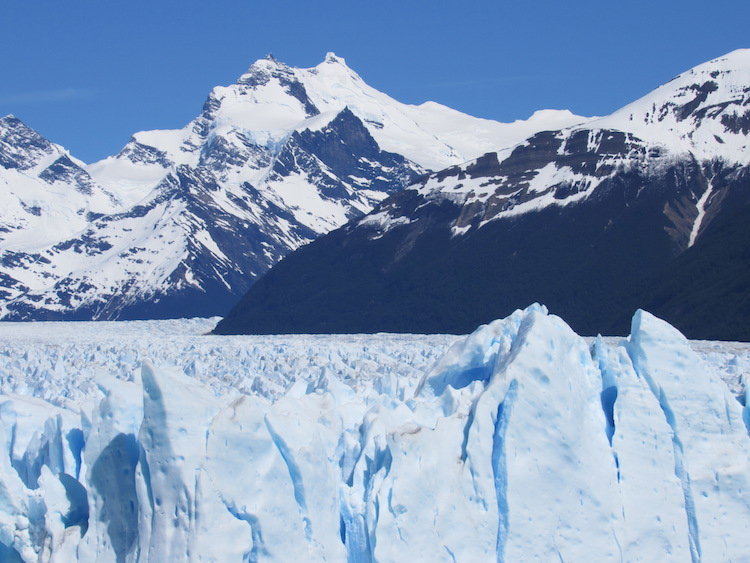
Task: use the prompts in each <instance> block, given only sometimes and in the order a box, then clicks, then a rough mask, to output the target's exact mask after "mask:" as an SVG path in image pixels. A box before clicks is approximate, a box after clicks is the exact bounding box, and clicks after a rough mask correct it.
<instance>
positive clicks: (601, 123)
mask: <svg viewBox="0 0 750 563" xmlns="http://www.w3.org/2000/svg"><path fill="white" fill-rule="evenodd" d="M748 100H750V49H739V50H736V51H732V52H731V53H729V54H727V55H725V56H723V57H719V58H717V59H714V60H712V61H709V62H706V63H703V64H700V65H698V66H696V67H694V68H692V69H690V70H688V71H686V72H684V73H682V74H680V75H679V76H677V77H675V78H674V79H672V80H670V81H669V82H667V83H666V84H664V85H662V86H660V87H659V88H657V89H656V90H654V91H653V92H650V93H649V94H647V95H645V96H644V97H642V98H640V99H639V100H636V101H635V102H633V103H631V104H628V105H626V106H625V107H623V108H622V109H619V110H618V111H616V112H614V113H613V114H612V115H610V116H607V117H602V118H600V119H598V120H595V121H593V122H592V123H591V124H590V125H591V126H592V127H598V128H602V129H606V128H609V129H617V130H620V131H627V132H630V133H633V134H634V135H636V136H637V137H639V138H641V139H643V140H645V141H647V142H651V143H658V144H662V145H665V146H666V147H668V148H669V149H670V150H672V151H674V152H689V153H692V154H693V155H694V156H695V157H696V158H697V159H699V160H710V159H712V158H721V159H723V160H725V161H727V162H738V163H744V162H746V161H747V154H748V152H750V142H749V141H748V134H747V131H746V130H745V131H742V130H741V128H740V127H737V126H736V125H735V124H736V123H737V120H739V119H742V118H743V117H744V119H745V120H747V118H748V112H750V110H748V106H747V104H748Z"/></svg>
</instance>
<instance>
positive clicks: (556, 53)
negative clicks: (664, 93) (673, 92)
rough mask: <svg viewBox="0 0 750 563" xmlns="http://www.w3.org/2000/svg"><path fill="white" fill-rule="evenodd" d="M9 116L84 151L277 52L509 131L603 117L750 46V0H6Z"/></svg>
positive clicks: (0, 24)
mask: <svg viewBox="0 0 750 563" xmlns="http://www.w3.org/2000/svg"><path fill="white" fill-rule="evenodd" d="M2 4H3V5H2V7H1V8H0V53H2V56H0V76H1V77H2V80H1V81H0V115H5V114H8V113H13V114H15V115H16V116H18V117H19V118H20V119H22V120H23V121H25V122H26V123H28V124H29V125H31V126H32V127H34V128H36V129H37V130H38V131H39V132H41V133H42V134H43V135H45V136H46V137H47V138H49V139H50V140H52V141H54V142H56V143H59V144H62V145H63V146H65V147H66V148H67V149H69V150H70V151H71V152H72V153H73V154H74V155H75V156H77V157H78V158H80V159H82V160H84V161H86V162H93V161H95V160H98V159H99V158H103V157H105V156H107V155H109V154H114V153H116V152H117V151H119V149H120V148H121V147H122V146H123V145H124V144H125V143H126V142H127V141H128V139H129V138H130V135H131V134H132V133H134V132H136V131H139V130H144V129H164V128H179V127H182V126H184V125H185V124H186V123H187V122H188V121H190V120H191V119H192V118H193V117H195V116H196V115H197V114H198V113H199V112H200V109H201V106H202V104H203V102H204V100H205V98H206V95H207V94H208V92H209V91H210V90H211V88H212V87H213V86H217V85H226V84H230V83H232V82H234V81H235V80H236V78H237V77H238V76H239V75H240V74H242V73H243V72H244V71H245V70H246V69H247V67H249V66H250V65H251V64H252V62H253V61H255V60H256V59H258V58H261V57H263V56H265V55H266V54H267V53H269V52H270V53H273V54H274V56H275V57H276V58H277V59H279V60H281V61H284V62H286V63H287V64H289V65H292V66H299V67H311V66H314V65H316V64H318V63H319V62H321V61H322V60H323V58H324V56H325V53H326V52H327V51H334V52H335V53H336V54H337V55H339V56H342V57H344V58H345V59H346V60H347V63H348V64H349V66H350V67H352V68H353V69H354V70H355V71H356V72H358V73H359V74H360V76H362V78H363V79H364V80H365V81H366V82H368V83H369V84H370V85H372V86H374V87H375V88H378V89H379V90H382V91H384V92H386V93H387V94H389V95H391V96H392V97H394V98H396V99H398V100H400V101H403V102H407V103H415V104H416V103H421V102H424V101H426V100H434V101H437V102H440V103H443V104H445V105H448V106H451V107H453V108H456V109H459V110H461V111H464V112H466V113H470V114H472V115H477V116H480V117H487V118H491V119H497V120H502V121H512V120H514V119H522V118H526V117H528V116H529V115H530V114H531V113H533V112H534V110H537V109H543V108H556V109H570V110H571V111H573V112H575V113H579V114H583V115H603V114H607V113H610V112H612V111H614V110H615V109H617V108H618V107H621V106H622V105H624V104H626V103H628V102H630V101H632V100H634V99H636V98H638V97H640V96H641V95H643V94H645V93H647V92H648V91H650V90H651V89H653V88H655V87H657V86H658V85H660V84H661V83H663V82H665V81H667V80H669V79H670V78H672V77H673V76H675V75H676V74H678V73H680V72H682V71H684V70H686V69H688V68H690V67H692V66H695V65H696V64H699V63H701V62H704V61H707V60H709V59H712V58H715V57H718V56H720V55H723V54H724V53H726V52H729V51H731V50H734V49H737V48H743V47H750V29H749V28H748V22H750V2H748V1H747V0H713V1H712V2H706V1H701V2H697V1H694V0H687V1H679V2H678V1H673V0H657V1H653V0H651V1H641V0H636V1H628V0H619V1H608V0H598V1H577V0H568V1H561V0H556V1H541V0H515V1H512V2H509V1H505V0H496V1H490V0H465V1H464V2H446V1H443V0H375V1H370V2H365V1H359V0H349V1H345V0H305V1H302V0H300V1H294V2H292V1H289V0H266V1H263V2H259V1H256V0H213V1H207V0H202V1H197V0H128V1H116V0H66V1H64V2H62V1H60V0H3V3H2Z"/></svg>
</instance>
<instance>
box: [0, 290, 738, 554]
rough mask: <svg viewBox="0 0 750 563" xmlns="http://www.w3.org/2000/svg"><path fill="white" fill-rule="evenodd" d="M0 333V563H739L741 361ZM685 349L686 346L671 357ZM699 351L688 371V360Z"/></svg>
mask: <svg viewBox="0 0 750 563" xmlns="http://www.w3.org/2000/svg"><path fill="white" fill-rule="evenodd" d="M215 322H216V319H192V320H180V321H135V322H121V323H17V324H16V323H7V324H0V389H2V395H0V420H2V425H0V445H2V448H0V493H1V494H0V544H2V546H0V558H6V559H9V560H18V559H20V560H23V561H37V560H39V559H41V560H49V561H76V560H80V561H93V560H96V561H117V562H120V561H292V560H299V561H344V560H347V561H408V560H414V561H489V560H497V561H521V560H522V561H550V560H558V559H560V560H567V561H582V560H591V558H592V557H595V558H596V560H598V561H599V560H600V561H610V560H615V561H621V560H626V561H654V560H659V561H687V560H692V561H698V560H703V561H743V560H746V559H744V558H746V556H747V555H746V554H747V553H750V545H749V544H750V533H748V532H750V530H748V527H750V483H748V482H747V481H748V479H750V471H749V470H750V438H748V426H747V425H748V421H749V419H750V417H749V416H748V412H747V409H745V408H743V403H741V402H740V401H739V400H737V398H736V397H735V396H733V395H732V392H730V389H729V387H728V386H727V385H726V384H725V383H724V382H722V380H721V378H720V377H719V376H720V375H722V376H723V377H724V378H725V379H726V380H727V381H728V382H729V383H730V384H731V385H732V386H733V389H734V393H735V394H736V395H739V396H740V398H741V399H742V400H743V401H744V399H745V397H744V393H745V390H744V383H745V382H744V379H745V374H746V373H747V372H746V367H747V366H748V365H749V364H748V362H749V361H750V346H748V345H744V346H743V345H742V344H739V343H731V344H725V343H708V342H703V343H688V342H687V341H686V340H685V339H684V338H683V337H682V336H681V335H680V334H679V333H678V332H677V331H675V330H674V329H673V328H672V327H670V326H669V325H667V324H666V323H664V322H663V321H660V320H658V319H656V318H654V317H652V316H650V315H649V314H647V313H643V312H639V313H637V314H636V315H635V317H634V319H633V327H632V336H631V337H630V338H629V339H607V340H606V341H605V339H602V338H597V339H583V338H581V337H579V336H578V335H576V334H575V333H574V332H573V331H572V330H571V329H570V328H569V327H568V326H567V325H566V324H565V323H564V321H563V320H562V319H560V318H558V317H555V316H553V315H549V314H548V313H547V311H546V310H545V309H544V308H543V307H540V306H538V305H535V306H532V307H529V308H528V309H526V310H524V311H516V312H515V313H514V314H513V315H511V316H509V317H508V318H506V319H502V320H498V321H495V322H493V323H490V324H489V325H485V326H482V327H480V328H479V329H477V331H475V332H474V333H473V334H471V335H469V336H466V337H456V336H446V335H435V336H419V335H391V334H377V335H342V336H307V335H300V336H249V337H217V336H208V335H206V334H205V333H206V332H207V331H208V330H210V329H211V328H212V327H213V325H214V324H215ZM691 344H692V347H691ZM695 349H698V350H700V351H699V352H696V351H695Z"/></svg>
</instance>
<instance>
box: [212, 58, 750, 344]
mask: <svg viewBox="0 0 750 563" xmlns="http://www.w3.org/2000/svg"><path fill="white" fill-rule="evenodd" d="M749 133H750V50H739V51H734V52H732V53H729V54H728V55H726V56H724V57H721V58H719V59H716V60H713V61H710V62H708V63H705V64H702V65H700V66H698V67H696V68H694V69H692V70H689V71H687V72H685V73H683V74H681V75H680V76H678V77H676V78H674V79H673V80H671V81H670V82H668V83H666V84H664V85H663V86H661V87H659V88H657V89H656V90H654V91H653V92H651V93H650V94H648V95H646V96H645V97H643V98H641V99H640V100H638V101H635V102H633V103H632V104H630V105H627V106H625V107H624V108H622V109H620V110H618V111H616V112H615V113H613V114H612V115H609V116H606V117H602V118H596V119H591V120H581V121H579V122H578V123H574V124H566V125H563V126H560V127H550V128H548V130H545V131H539V132H535V133H533V134H530V135H529V136H527V138H525V139H524V140H522V141H520V142H518V143H515V144H508V145H505V147H506V148H502V150H497V151H496V152H489V153H486V154H484V155H483V156H481V157H479V158H477V159H475V160H472V161H470V162H468V163H463V164H458V165H453V166H449V167H447V168H445V169H443V170H440V171H438V172H435V173H433V174H430V175H428V176H425V177H423V178H421V179H419V180H418V181H416V182H415V183H413V184H412V185H411V186H409V187H408V188H407V189H405V190H401V191H398V192H395V193H393V194H392V195H391V196H390V197H388V198H387V199H385V200H384V201H383V202H381V203H380V204H379V205H378V206H377V207H376V208H375V209H374V210H373V211H372V212H370V213H369V214H367V215H365V216H364V217H361V218H359V219H356V220H354V221H352V222H350V223H349V224H347V225H345V226H344V227H342V228H340V229H338V230H336V231H334V232H332V233H330V234H328V235H326V236H324V237H321V238H320V239H318V240H317V241H315V242H313V243H311V244H309V245H307V246H305V247H304V248H301V249H299V250H298V251H296V252H294V253H293V254H291V255H289V256H288V257H287V258H285V259H284V260H283V261H282V262H280V263H279V264H278V265H277V266H276V267H274V268H273V269H272V270H271V271H270V272H269V273H268V274H267V275H266V276H265V277H263V278H262V279H261V280H259V281H258V282H257V283H256V284H255V285H253V287H252V288H251V289H250V290H249V292H248V293H247V294H246V295H245V297H244V298H243V299H242V300H241V301H240V303H239V304H238V305H237V306H236V307H235V308H234V309H233V310H232V312H231V313H230V314H229V316H227V317H226V318H225V319H224V320H223V321H222V322H221V323H220V324H219V326H218V327H217V330H216V331H217V332H218V333H224V334H229V333H243V332H250V333H288V332H300V333H304V332H313V333H335V332H376V331H395V332H449V333H466V332H469V331H471V330H473V329H474V328H475V327H476V326H477V325H478V324H480V323H485V322H488V321H491V320H493V319H495V318H501V317H505V316H507V315H508V314H509V313H511V312H512V311H513V310H514V309H516V308H520V307H524V306H526V305H528V304H529V303H532V302H535V301H539V302H542V303H545V304H546V305H547V306H548V307H549V309H550V310H551V311H552V312H554V313H556V314H559V315H561V316H563V317H565V318H566V320H567V321H568V322H569V323H570V324H571V326H572V327H573V328H574V329H575V330H576V331H577V332H579V333H582V334H596V333H597V332H601V333H609V334H618V333H619V334H627V332H628V330H629V319H630V317H631V315H632V313H633V311H634V310H635V309H636V308H638V307H642V308H645V309H648V310H651V312H653V313H655V314H657V315H660V316H662V317H664V318H666V319H667V320H668V321H669V322H671V323H672V324H674V325H675V326H677V327H678V328H680V329H681V330H683V331H684V332H685V333H686V334H687V335H688V336H689V337H692V338H710V339H737V340H750V227H749V225H750V137H749ZM500 146H502V145H498V148H499V147H500Z"/></svg>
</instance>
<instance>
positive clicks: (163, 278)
mask: <svg viewBox="0 0 750 563" xmlns="http://www.w3.org/2000/svg"><path fill="white" fill-rule="evenodd" d="M584 120H585V119H584V118H581V117H578V116H574V115H572V114H570V113H569V112H564V111H543V112H538V113H537V114H535V115H534V116H532V117H531V118H530V119H529V120H528V121H519V122H515V123H510V124H504V123H498V122H494V121H489V120H484V119H478V118H474V117H471V116H468V115H465V114H462V113H460V112H457V111H454V110H452V109H449V108H447V107H444V106H441V105H439V104H435V103H432V102H428V103H425V104H422V105H420V106H411V105H406V104H402V103H399V102H397V101H395V100H393V99H392V98H390V97H388V96H387V95H385V94H383V93H380V92H378V91H377V90H375V89H373V88H371V87H369V86H368V85H367V84H365V83H364V82H363V81H362V79H361V78H360V77H359V76H358V75H357V74H356V73H355V72H353V71H352V70H351V69H349V68H348V67H347V66H346V63H345V62H344V60H343V59H341V58H339V57H336V56H335V55H333V54H329V55H328V56H327V57H326V59H325V61H324V62H323V63H321V64H320V65H318V66H317V67H315V68H311V69H298V68H291V67H289V66H287V65H285V64H283V63H281V62H279V61H277V60H275V59H274V58H273V57H271V56H269V57H267V58H265V59H262V60H259V61H257V62H256V63H254V64H253V65H252V66H251V67H250V69H249V70H248V71H247V73H245V74H243V75H242V76H241V77H240V78H239V80H238V81H237V82H236V83H235V84H233V85H231V86H228V87H217V88H214V90H213V91H212V92H211V93H210V94H209V96H208V99H207V100H206V102H205V104H204V106H203V110H202V112H201V114H200V115H199V116H198V117H197V118H195V119H194V120H193V121H191V122H190V123H189V124H188V125H186V126H185V127H184V128H183V129H180V130H173V131H146V132H140V133H136V134H135V135H133V137H132V139H131V140H130V142H129V143H128V144H127V145H126V146H125V147H124V148H123V149H122V150H121V151H120V152H119V153H118V154H117V155H115V156H112V157H109V158H106V159H104V160H102V161H100V162H97V163H94V164H91V165H86V164H84V163H83V162H81V161H79V160H77V159H76V158H74V157H73V156H72V155H70V154H69V153H68V152H67V151H66V150H65V149H64V148H62V147H60V146H58V145H55V144H53V143H51V142H49V141H48V140H46V139H45V138H43V137H42V136H41V135H40V134H39V133H37V132H36V131H34V130H32V129H31V128H29V127H27V126H26V125H24V124H23V123H22V122H21V121H20V120H19V119H18V118H16V117H14V116H7V117H4V118H2V119H0V203H1V205H0V318H2V319H6V320H29V319H134V318H163V317H187V316H212V315H221V314H224V313H226V312H227V311H228V310H229V309H230V307H231V306H232V305H233V304H234V303H235V302H236V301H237V300H238V299H239V298H240V297H241V296H242V295H243V294H244V293H245V292H246V291H247V289H248V288H249V287H250V286H251V285H252V283H253V282H254V281H255V280H256V279H257V278H258V277H260V276H261V275H263V274H264V273H265V272H266V271H267V270H268V269H269V268H270V267H271V266H272V265H273V264H275V263H276V262H277V261H278V260H280V259H281V258H282V257H283V256H285V255H286V254H288V253H289V252H290V251H292V250H294V249H296V248H298V247H300V246H302V245H305V244H306V243H308V242H310V241H312V240H313V239H315V238H317V237H318V236H320V235H321V234H324V233H326V232H328V231H330V230H332V229H334V228H337V227H340V226H341V225H344V224H345V223H347V222H348V221H349V220H351V219H353V218H356V217H359V216H361V215H363V214H365V213H367V212H368V211H370V210H371V209H372V208H373V207H374V206H375V205H376V204H378V203H379V202H380V201H382V200H383V199H384V198H386V197H387V196H389V195H390V194H393V193H395V192H398V191H400V190H402V189H403V188H404V187H406V186H407V185H409V184H411V183H413V182H415V181H417V180H418V178H420V177H421V176H422V175H424V174H426V173H428V172H430V171H435V170H440V169H443V168H445V167H447V166H451V165H456V164H459V163H462V162H465V161H466V160H468V159H470V158H474V157H476V156H479V155H481V154H482V153H484V152H486V151H488V150H492V149H495V148H497V147H499V146H507V145H510V144H515V143H517V142H520V141H522V140H523V139H525V138H526V137H528V136H529V135H531V134H534V133H536V132H538V131H541V130H544V129H549V128H551V127H552V128H557V127H562V126H567V125H571V124H574V123H580V122H582V121H584Z"/></svg>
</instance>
